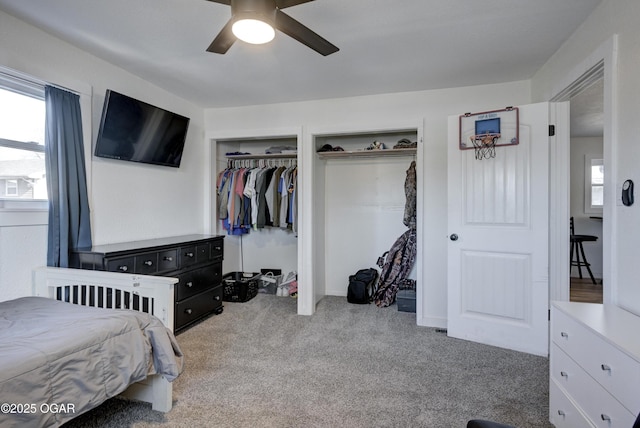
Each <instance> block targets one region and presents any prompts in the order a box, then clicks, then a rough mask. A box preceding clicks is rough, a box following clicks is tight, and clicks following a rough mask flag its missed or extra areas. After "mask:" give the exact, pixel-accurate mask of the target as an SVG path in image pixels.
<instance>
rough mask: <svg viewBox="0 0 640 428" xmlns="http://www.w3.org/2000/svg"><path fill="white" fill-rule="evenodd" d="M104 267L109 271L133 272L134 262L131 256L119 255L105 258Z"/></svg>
mask: <svg viewBox="0 0 640 428" xmlns="http://www.w3.org/2000/svg"><path fill="white" fill-rule="evenodd" d="M106 269H107V271H109V272H124V273H134V272H135V264H134V258H133V257H120V258H114V259H107V265H106Z"/></svg>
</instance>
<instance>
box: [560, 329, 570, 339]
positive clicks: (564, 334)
mask: <svg viewBox="0 0 640 428" xmlns="http://www.w3.org/2000/svg"><path fill="white" fill-rule="evenodd" d="M560 336H562V337H564V338H567V339H568V338H569V333H565V332H564V331H562V332H560Z"/></svg>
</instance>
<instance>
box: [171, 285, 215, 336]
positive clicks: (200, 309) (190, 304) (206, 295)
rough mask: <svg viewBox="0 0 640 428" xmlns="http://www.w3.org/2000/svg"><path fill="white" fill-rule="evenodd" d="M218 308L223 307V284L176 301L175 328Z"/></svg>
mask: <svg viewBox="0 0 640 428" xmlns="http://www.w3.org/2000/svg"><path fill="white" fill-rule="evenodd" d="M216 309H218V310H220V309H222V286H218V287H216V288H213V289H211V290H208V291H205V292H203V293H200V294H196V295H195V296H192V297H190V298H188V299H186V300H183V301H182V302H178V303H176V312H175V329H176V330H177V329H179V328H181V327H184V326H185V325H187V324H190V323H191V322H193V321H196V320H197V319H198V318H201V317H202V316H204V315H206V314H208V313H209V312H213V311H215V310H216Z"/></svg>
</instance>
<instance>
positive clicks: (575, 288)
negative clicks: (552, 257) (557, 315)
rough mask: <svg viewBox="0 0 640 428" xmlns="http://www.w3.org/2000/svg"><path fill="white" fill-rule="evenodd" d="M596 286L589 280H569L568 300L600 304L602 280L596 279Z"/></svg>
mask: <svg viewBox="0 0 640 428" xmlns="http://www.w3.org/2000/svg"><path fill="white" fill-rule="evenodd" d="M596 282H597V284H595V285H594V284H593V282H591V279H589V278H587V279H580V278H571V288H570V297H569V299H570V300H571V301H572V302H585V303H602V280H601V279H598V278H596Z"/></svg>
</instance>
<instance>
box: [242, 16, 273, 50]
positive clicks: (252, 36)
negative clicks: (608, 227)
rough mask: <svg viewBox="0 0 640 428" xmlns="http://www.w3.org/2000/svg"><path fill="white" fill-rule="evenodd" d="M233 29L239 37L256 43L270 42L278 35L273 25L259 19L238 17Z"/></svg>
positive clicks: (244, 40)
mask: <svg viewBox="0 0 640 428" xmlns="http://www.w3.org/2000/svg"><path fill="white" fill-rule="evenodd" d="M231 31H233V34H234V35H235V36H236V37H237V38H238V39H240V40H242V41H243V42H247V43H251V44H254V45H261V44H264V43H269V42H270V41H271V40H273V38H274V37H275V35H276V31H275V30H274V29H273V27H272V26H271V25H269V24H267V23H266V22H264V21H260V20H258V19H238V20H237V21H236V22H234V23H233V26H232V28H231Z"/></svg>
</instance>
